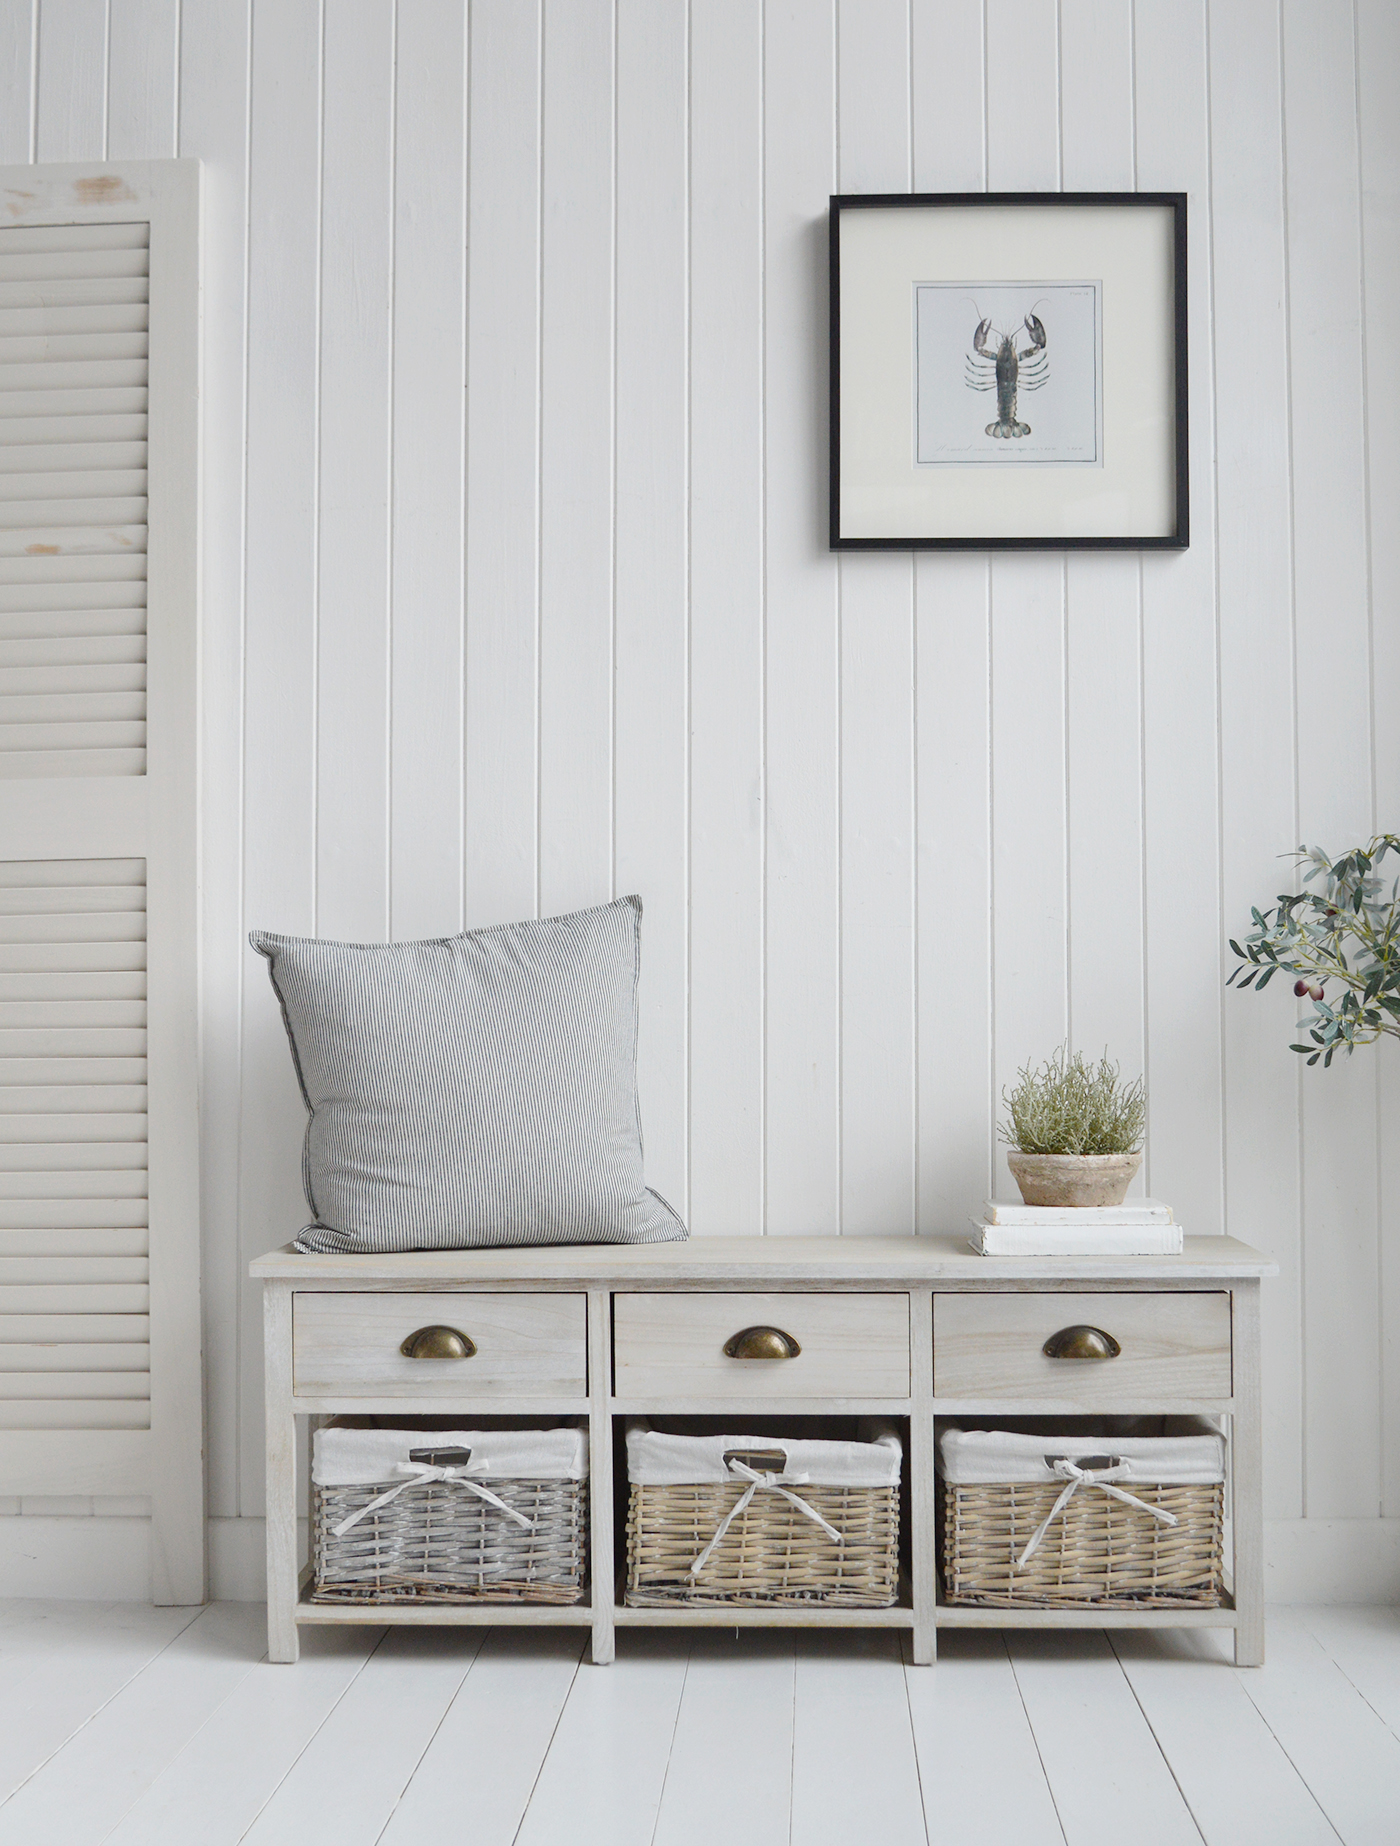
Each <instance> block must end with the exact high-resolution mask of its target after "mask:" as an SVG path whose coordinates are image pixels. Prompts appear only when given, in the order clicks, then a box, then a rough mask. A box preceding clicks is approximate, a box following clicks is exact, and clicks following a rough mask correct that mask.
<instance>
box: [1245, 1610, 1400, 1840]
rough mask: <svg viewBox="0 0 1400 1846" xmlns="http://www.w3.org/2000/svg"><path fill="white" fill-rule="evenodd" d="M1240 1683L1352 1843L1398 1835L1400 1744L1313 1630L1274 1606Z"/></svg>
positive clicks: (1386, 1838)
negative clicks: (1263, 1654)
mask: <svg viewBox="0 0 1400 1846" xmlns="http://www.w3.org/2000/svg"><path fill="white" fill-rule="evenodd" d="M1238 1678H1239V1682H1240V1684H1241V1685H1242V1686H1243V1687H1244V1689H1245V1691H1246V1692H1247V1693H1248V1695H1249V1697H1250V1698H1251V1699H1252V1700H1253V1702H1254V1704H1255V1705H1256V1706H1257V1707H1258V1709H1259V1712H1260V1713H1261V1715H1262V1716H1263V1719H1264V1722H1265V1723H1266V1724H1267V1725H1268V1727H1269V1729H1270V1730H1271V1731H1272V1732H1273V1734H1274V1736H1275V1737H1277V1738H1278V1740H1279V1742H1280V1743H1281V1744H1282V1745H1283V1748H1284V1749H1285V1750H1286V1751H1287V1752H1288V1756H1289V1760H1290V1761H1291V1762H1292V1764H1293V1767H1294V1768H1295V1769H1296V1770H1297V1771H1298V1774H1299V1775H1300V1776H1301V1777H1302V1778H1303V1780H1304V1782H1306V1783H1307V1785H1308V1787H1309V1789H1310V1790H1311V1791H1312V1794H1313V1796H1314V1798H1315V1799H1316V1801H1317V1803H1318V1805H1319V1806H1320V1807H1321V1809H1322V1811H1323V1813H1324V1814H1326V1816H1327V1818H1328V1819H1329V1820H1330V1821H1331V1823H1332V1825H1333V1826H1334V1827H1335V1828H1336V1830H1337V1832H1338V1833H1339V1834H1340V1835H1341V1837H1342V1839H1343V1840H1345V1841H1346V1846H1395V1842H1396V1840H1397V1839H1400V1741H1397V1739H1396V1736H1395V1733H1394V1732H1393V1731H1391V1730H1390V1729H1389V1727H1388V1726H1387V1725H1385V1724H1384V1723H1382V1721H1381V1720H1380V1718H1378V1717H1377V1716H1376V1714H1375V1712H1374V1711H1373V1710H1372V1708H1371V1706H1370V1705H1369V1704H1368V1703H1367V1702H1366V1700H1365V1699H1364V1698H1362V1696H1361V1694H1360V1693H1359V1692H1358V1691H1357V1689H1356V1687H1355V1686H1354V1685H1353V1684H1352V1683H1351V1681H1350V1680H1349V1679H1348V1678H1347V1676H1346V1675H1345V1674H1344V1673H1343V1672H1342V1670H1341V1668H1340V1667H1339V1666H1338V1665H1337V1664H1336V1663H1335V1661H1333V1660H1332V1659H1331V1658H1330V1657H1329V1655H1328V1654H1327V1652H1326V1650H1325V1649H1324V1648H1323V1646H1322V1644H1321V1643H1320V1642H1319V1641H1318V1640H1317V1639H1316V1638H1315V1636H1313V1635H1312V1634H1310V1633H1309V1632H1308V1630H1307V1628H1306V1627H1305V1626H1304V1625H1303V1624H1302V1623H1301V1622H1298V1621H1295V1620H1293V1619H1291V1618H1290V1612H1289V1611H1287V1610H1275V1611H1273V1612H1272V1613H1271V1615H1270V1618H1269V1652H1268V1658H1267V1661H1266V1663H1265V1665H1263V1666H1262V1667H1253V1668H1249V1669H1243V1668H1242V1669H1240V1671H1239V1673H1238Z"/></svg>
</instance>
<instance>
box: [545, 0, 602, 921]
mask: <svg viewBox="0 0 1400 1846" xmlns="http://www.w3.org/2000/svg"><path fill="white" fill-rule="evenodd" d="M613 54H614V31H613V12H612V6H611V5H610V4H602V5H600V4H598V3H597V0H547V4H546V6H545V13H544V105H543V107H544V127H543V156H542V176H543V178H542V183H543V186H544V205H543V210H542V212H541V218H540V222H541V227H542V235H543V238H544V249H543V255H542V258H541V271H540V274H541V294H540V313H541V316H542V327H541V334H540V368H541V369H540V391H541V398H542V404H543V409H542V413H541V420H540V443H541V450H540V899H539V902H540V911H541V914H542V915H544V916H553V915H557V914H559V913H561V912H564V911H569V910H580V909H582V908H583V907H584V906H585V905H588V904H603V903H606V902H607V901H608V899H609V898H610V897H611V896H612V664H613V662H612V619H613V579H612V552H613V492H612V489H613V442H612V435H613V431H612V398H613V222H612V219H613V106H614V97H613Z"/></svg>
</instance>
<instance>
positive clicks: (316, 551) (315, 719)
mask: <svg viewBox="0 0 1400 1846" xmlns="http://www.w3.org/2000/svg"><path fill="white" fill-rule="evenodd" d="M325 204H326V0H319V5H318V17H317V34H316V280H315V284H314V297H315V303H316V386H315V394H314V395H315V414H314V416H313V418H312V431H313V433H312V460H311V737H310V744H311V927H312V933H313V934H315V935H319V934H320V930H321V405H322V390H323V384H324V373H323V366H324V344H325V343H324V341H323V339H322V337H321V334H322V324H321V316H322V310H323V306H324V303H323V287H322V274H323V269H324V264H325V248H326V243H325V235H326V233H325V226H326V213H325Z"/></svg>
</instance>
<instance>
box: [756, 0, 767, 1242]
mask: <svg viewBox="0 0 1400 1846" xmlns="http://www.w3.org/2000/svg"><path fill="white" fill-rule="evenodd" d="M758 171H759V187H758V363H759V403H758V522H759V523H758V530H759V567H758V1229H759V1235H760V1236H763V1237H766V1236H767V1234H768V0H759V9H758Z"/></svg>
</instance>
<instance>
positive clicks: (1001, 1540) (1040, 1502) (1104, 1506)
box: [943, 1436, 1224, 1609]
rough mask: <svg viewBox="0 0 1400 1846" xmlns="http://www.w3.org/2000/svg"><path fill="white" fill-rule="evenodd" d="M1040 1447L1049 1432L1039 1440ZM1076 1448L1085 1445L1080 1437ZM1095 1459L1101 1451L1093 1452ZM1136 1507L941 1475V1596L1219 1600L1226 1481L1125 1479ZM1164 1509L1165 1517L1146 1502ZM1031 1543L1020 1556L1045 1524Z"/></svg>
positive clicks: (1144, 1602)
mask: <svg viewBox="0 0 1400 1846" xmlns="http://www.w3.org/2000/svg"><path fill="white" fill-rule="evenodd" d="M1043 1441H1044V1445H1045V1447H1046V1448H1047V1449H1053V1448H1055V1447H1058V1446H1062V1445H1061V1444H1057V1443H1056V1441H1055V1438H1053V1437H1050V1436H1047V1437H1045V1438H1043ZM1081 1446H1083V1445H1082V1444H1081ZM1098 1459H1100V1460H1103V1459H1107V1458H1106V1457H1099V1458H1098ZM1121 1484H1122V1486H1123V1487H1124V1488H1126V1489H1128V1490H1130V1491H1131V1494H1132V1496H1133V1498H1134V1499H1135V1500H1137V1501H1140V1502H1142V1504H1141V1505H1132V1504H1125V1502H1124V1501H1123V1500H1121V1499H1118V1498H1116V1497H1113V1496H1112V1495H1110V1494H1108V1493H1106V1492H1104V1491H1102V1490H1101V1489H1095V1488H1093V1487H1091V1486H1086V1487H1084V1488H1083V1489H1082V1490H1078V1491H1075V1492H1074V1493H1073V1494H1072V1495H1071V1496H1070V1498H1069V1499H1068V1500H1067V1501H1066V1503H1065V1504H1064V1505H1063V1506H1062V1507H1061V1509H1060V1511H1059V1513H1058V1515H1057V1516H1056V1517H1054V1518H1053V1519H1051V1514H1052V1513H1053V1512H1054V1509H1055V1506H1056V1503H1057V1501H1059V1500H1060V1498H1061V1495H1062V1493H1063V1491H1064V1486H1065V1483H1064V1482H1063V1481H1046V1482H1028V1481H1016V1482H1000V1483H996V1484H976V1485H967V1484H959V1483H955V1482H953V1481H950V1480H947V1479H945V1480H944V1483H943V1596H944V1600H945V1601H946V1602H950V1603H977V1604H982V1605H984V1606H989V1607H995V1608H1040V1609H1057V1608H1059V1609H1066V1608H1079V1607H1083V1606H1084V1605H1085V1604H1090V1603H1092V1604H1093V1605H1094V1606H1095V1607H1096V1608H1104V1609H1115V1608H1117V1609H1143V1608H1147V1609H1151V1608H1178V1607H1181V1606H1183V1605H1188V1606H1194V1607H1198V1608H1214V1607H1217V1606H1218V1605H1219V1603H1220V1600H1221V1592H1222V1587H1223V1579H1222V1549H1223V1547H1222V1538H1223V1533H1222V1524H1223V1499H1224V1488H1223V1485H1222V1484H1221V1483H1220V1482H1219V1481H1215V1482H1211V1483H1208V1484H1174V1483H1162V1482H1150V1481H1144V1480H1141V1479H1125V1480H1123V1481H1122V1482H1121ZM1148 1507H1155V1508H1157V1509H1159V1510H1160V1511H1161V1512H1162V1513H1166V1514H1170V1515H1171V1517H1172V1519H1173V1520H1174V1521H1175V1523H1173V1524H1168V1523H1166V1522H1165V1521H1163V1520H1161V1519H1159V1518H1157V1517H1155V1516H1154V1515H1153V1513H1151V1512H1149V1511H1147V1510H1145V1509H1146V1508H1148ZM1048 1519H1049V1520H1050V1524H1049V1525H1048V1526H1047V1528H1046V1530H1045V1532H1044V1534H1043V1536H1042V1537H1041V1539H1040V1542H1039V1544H1038V1545H1037V1546H1036V1548H1035V1550H1034V1552H1033V1553H1032V1555H1031V1556H1030V1558H1029V1559H1028V1560H1026V1562H1025V1563H1024V1564H1020V1566H1019V1568H1018V1561H1019V1560H1020V1559H1021V1558H1022V1557H1023V1554H1024V1553H1025V1551H1026V1549H1027V1547H1028V1546H1029V1545H1030V1544H1031V1542H1032V1540H1033V1539H1034V1537H1035V1534H1036V1533H1037V1531H1038V1530H1039V1529H1040V1527H1041V1525H1042V1523H1043V1522H1045V1521H1046V1520H1048Z"/></svg>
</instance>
